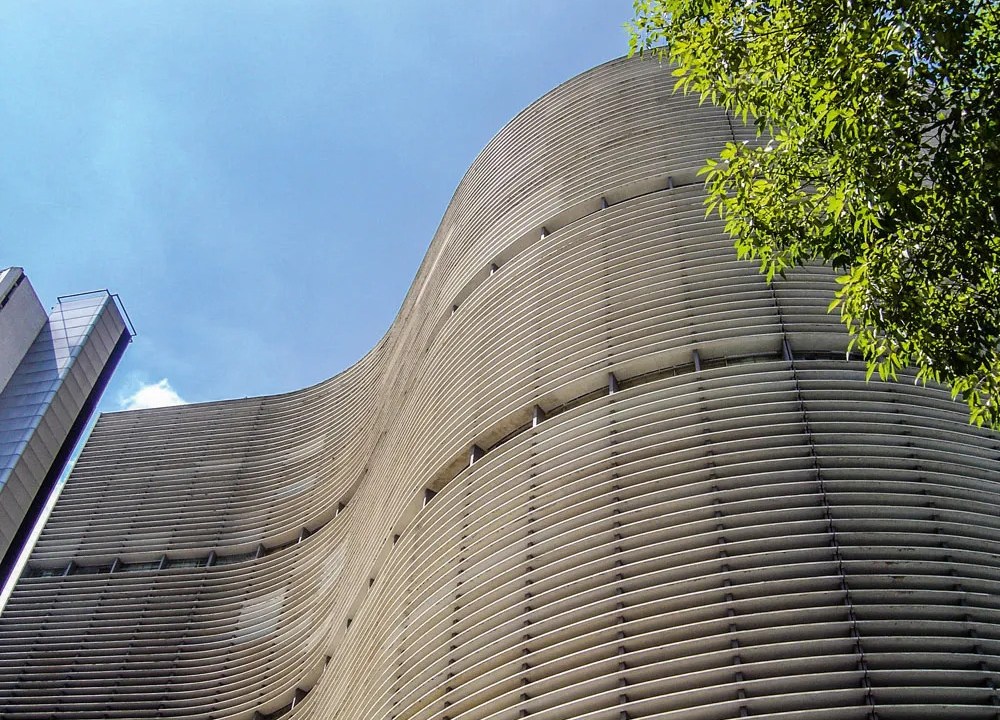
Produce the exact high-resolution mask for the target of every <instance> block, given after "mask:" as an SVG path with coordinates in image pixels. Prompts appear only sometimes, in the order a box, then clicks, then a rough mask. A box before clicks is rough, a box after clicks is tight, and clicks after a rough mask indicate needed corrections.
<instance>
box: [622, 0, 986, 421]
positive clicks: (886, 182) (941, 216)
mask: <svg viewBox="0 0 1000 720" xmlns="http://www.w3.org/2000/svg"><path fill="white" fill-rule="evenodd" d="M634 5H635V18H634V19H633V21H632V23H631V24H630V29H631V32H632V38H631V49H632V52H636V51H639V52H643V51H650V50H652V51H654V52H656V53H658V54H659V55H660V57H665V58H668V59H669V60H671V61H672V62H674V63H676V65H677V68H676V69H675V70H674V71H673V72H674V75H675V76H676V77H677V78H678V81H677V87H678V88H680V89H682V90H684V91H686V92H695V93H700V94H701V96H702V99H703V100H704V99H710V100H711V101H713V102H714V103H716V104H718V105H721V106H722V107H724V108H726V109H727V110H729V111H730V112H732V113H733V114H735V115H736V116H738V117H741V118H743V120H744V121H747V120H748V119H750V122H753V123H755V124H756V126H757V129H758V133H759V135H760V137H761V142H760V143H756V144H754V143H749V144H736V143H729V144H727V146H726V147H725V149H724V151H723V152H722V155H721V157H720V158H718V159H712V160H709V161H708V164H707V166H706V168H705V170H704V172H705V173H706V174H707V187H708V192H709V198H708V205H709V210H710V212H711V211H712V210H717V211H718V212H719V213H720V215H721V216H722V218H724V219H725V222H726V229H727V231H728V232H730V233H731V234H732V235H733V236H734V237H735V238H736V248H737V251H738V253H739V255H740V256H741V257H744V258H752V259H756V260H758V261H760V264H761V270H762V272H764V273H766V275H767V277H768V279H769V280H770V279H771V278H773V276H774V275H775V274H781V273H782V271H784V270H785V269H786V268H789V267H791V266H795V265H798V264H802V263H804V262H807V261H811V260H816V259H821V260H824V261H826V262H829V263H831V264H832V265H833V266H835V267H838V268H842V271H843V275H842V276H841V277H840V278H838V281H839V283H840V288H839V289H838V291H837V294H836V297H835V298H834V300H833V302H832V303H831V306H830V307H831V309H833V308H834V307H839V309H840V314H841V317H842V319H843V321H844V323H845V324H846V325H847V327H848V329H849V330H850V332H851V333H852V335H853V336H854V337H853V340H852V343H853V347H855V348H857V349H859V350H860V351H861V353H862V354H863V356H864V358H865V359H866V361H867V362H868V374H869V377H870V376H871V374H872V373H873V372H878V373H879V375H880V376H882V377H883V378H886V377H895V376H896V374H897V372H898V371H899V370H901V369H902V368H904V367H907V366H913V367H916V368H917V371H918V377H919V378H920V379H921V380H923V381H926V380H934V381H937V382H941V383H944V384H946V385H949V386H950V387H951V389H952V391H953V393H954V394H955V395H956V396H957V395H959V394H960V395H962V396H963V397H964V399H965V400H966V401H967V403H968V405H969V409H970V418H971V421H972V422H974V423H976V424H977V425H982V424H984V423H985V424H987V425H990V426H993V427H997V428H1000V352H998V346H1000V231H998V218H1000V0H882V1H877V0H635V2H634ZM765 140H766V142H765Z"/></svg>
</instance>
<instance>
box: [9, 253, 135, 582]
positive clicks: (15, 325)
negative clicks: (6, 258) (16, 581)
mask: <svg viewBox="0 0 1000 720" xmlns="http://www.w3.org/2000/svg"><path fill="white" fill-rule="evenodd" d="M131 337H132V335H131V333H130V331H129V329H128V327H127V326H126V323H125V320H124V318H123V311H122V310H121V309H120V308H119V306H118V304H117V301H116V298H115V297H114V296H112V295H111V294H110V293H108V292H107V291H101V292H94V293H83V294H81V295H71V296H66V297H61V298H59V302H58V303H57V304H56V306H55V307H54V308H53V309H52V312H51V313H46V312H45V310H44V309H43V308H42V304H41V302H40V301H39V300H38V296H37V295H36V294H35V291H34V290H33V289H32V287H31V283H30V282H28V278H27V276H25V274H24V271H23V269H22V268H19V267H9V268H6V269H3V270H0V556H2V558H3V560H2V565H0V585H2V584H4V583H5V582H6V581H7V578H8V576H9V574H10V572H11V571H12V569H13V567H14V565H15V563H16V560H17V558H18V555H19V554H20V553H21V551H22V549H23V546H24V543H25V541H26V540H27V538H28V535H29V534H30V533H31V530H32V528H33V527H34V525H35V523H36V522H37V521H38V519H39V516H40V514H41V512H42V509H43V508H44V506H45V503H46V502H47V500H48V498H49V495H50V493H51V492H52V490H53V489H54V488H55V485H56V482H57V480H58V479H59V476H60V474H61V473H62V471H63V468H64V466H65V464H66V461H67V460H68V459H69V457H70V454H71V453H72V451H73V448H74V447H75V446H76V444H77V441H78V440H79V439H80V435H81V434H82V432H83V430H84V428H85V427H86V425H87V423H88V422H89V420H90V417H91V415H92V413H93V411H94V408H95V407H96V405H97V402H98V400H99V399H100V396H101V393H102V392H103V391H104V388H105V386H106V385H107V383H108V380H109V379H110V377H111V374H112V373H113V372H114V369H115V367H116V366H117V364H118V360H119V358H120V357H121V355H122V353H123V352H124V351H125V348H126V346H127V345H128V343H129V340H130V339H131Z"/></svg>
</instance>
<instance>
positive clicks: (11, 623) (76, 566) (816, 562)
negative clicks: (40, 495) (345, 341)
mask: <svg viewBox="0 0 1000 720" xmlns="http://www.w3.org/2000/svg"><path fill="white" fill-rule="evenodd" d="M671 84H672V81H671V78H670V76H669V73H668V72H666V71H665V70H664V69H663V68H661V67H659V66H658V65H657V64H656V63H655V62H641V61H616V62H612V63H609V64H607V65H603V66H601V67H598V68H596V69H594V70H592V71H590V72H588V73H585V74H584V75H582V76H580V77H578V78H576V79H574V80H572V81H570V82H568V83H566V84H564V85H562V86H560V87H559V88H557V89H556V90H554V91H552V92H551V93H549V94H548V95H546V96H545V97H543V98H542V99H540V100H539V101H537V102H536V103H534V104H533V105H531V106H530V107H529V108H528V109H526V110H525V111H524V112H522V113H521V114H520V115H518V116H517V117H516V118H515V119H514V120H513V121H512V122H511V123H510V124H509V125H508V126H507V127H506V128H505V129H504V130H503V131H502V132H501V133H500V134H499V135H498V136H497V137H496V138H495V139H494V140H493V141H492V142H491V143H490V144H489V146H487V148H486V149H485V150H484V151H483V153H482V154H481V155H480V157H479V158H478V159H477V161H476V162H475V164H474V165H473V167H472V168H471V169H470V170H469V172H468V174H467V175H466V177H465V179H464V180H463V181H462V183H461V185H460V186H459V188H458V190H457V191H456V193H455V196H454V199H453V201H452V203H451V205H450V206H449V208H448V210H447V212H446V214H445V216H444V219H443V221H442V224H441V227H440V229H439V231H438V233H437V235H436V236H435V238H434V240H433V242H432V243H431V247H430V250H429V252H428V255H427V258H426V259H425V261H424V263H423V265H422V266H421V268H420V270H419V272H418V274H417V277H416V279H415V281H414V284H413V287H412V288H411V290H410V292H409V294H408V296H407V298H406V300H405V301H404V304H403V307H402V308H401V310H400V313H399V316H398V318H397V320H396V321H395V323H394V324H393V326H392V327H391V328H390V329H389V331H388V333H387V334H386V336H385V338H384V339H383V340H382V341H381V342H380V343H379V344H378V345H377V346H376V347H375V348H374V349H373V350H372V351H371V352H370V353H369V354H368V355H367V356H366V357H365V358H363V359H362V360H361V361H360V362H359V363H357V364H356V365H355V366H353V367H351V368H350V369H348V370H346V371H345V372H343V373H341V374H340V375H337V376H335V377H334V378H331V379H330V380H328V381H326V382H324V383H321V384H319V385H317V386H315V387H311V388H308V389H305V390H302V391H298V392H294V393H289V394H286V395H280V396H273V397H264V398H252V399H246V400H236V401H229V402H220V403H209V404H203V405H194V406H188V407H181V408H169V409H162V410H150V411H140V412H130V413H118V414H110V415H105V416H103V417H102V418H101V420H100V421H99V423H98V426H97V428H96V430H95V431H94V433H93V435H92V437H91V440H90V442H89V443H88V445H87V447H86V449H85V451H84V453H83V455H82V456H81V458H80V460H79V462H78V464H77V466H76V469H75V471H74V473H73V476H72V477H71V479H70V481H69V483H68V485H67V487H66V489H65V491H64V492H63V494H62V496H61V498H60V500H59V502H58V504H57V506H56V508H55V511H54V512H53V515H52V517H51V519H50V521H49V523H48V525H47V527H46V529H45V531H44V532H43V534H42V537H41V539H40V540H39V543H38V546H37V548H36V549H35V551H34V554H33V556H32V558H31V562H30V569H29V572H28V573H27V574H26V576H25V577H24V578H22V580H21V581H20V583H19V585H18V586H17V588H16V590H15V592H14V594H13V596H12V598H11V600H10V602H9V604H8V606H7V608H6V610H5V612H4V614H3V616H2V617H0V710H2V715H3V717H5V718H11V719H14V718H18V719H27V718H39V719H41V718H60V719H61V718H147V717H198V718H248V719H249V718H254V717H256V718H269V717H279V716H281V717H286V718H292V719H293V720H305V719H306V718H310V719H311V718H316V719H319V718H323V719H326V718H338V719H343V720H348V719H350V720H368V719H370V718H377V719H379V720H404V719H406V720H418V719H426V720H507V719H511V718H519V717H530V718H533V719H535V720H556V719H557V718H559V719H567V720H568V719H570V718H574V719H575V718H579V719H583V720H623V719H627V718H661V719H663V720H666V719H667V718H671V719H674V718H677V719H681V718H683V719H684V720H692V719H697V720H708V719H716V718H718V719H721V718H739V717H746V716H749V717H768V718H789V719H790V718H824V719H827V718H828V719H844V720H848V719H850V720H855V719H857V720H862V719H864V718H874V717H877V718H884V719H887V720H888V719H893V718H895V719H899V720H914V719H918V720H919V719H921V718H926V719H927V720H939V719H947V718H970V719H972V718H976V719H978V718H983V719H984V720H985V719H986V718H993V719H995V718H998V717H1000V706H998V703H1000V699H998V691H997V682H998V673H1000V512H998V509H997V508H998V500H1000V474H998V458H1000V438H998V437H997V435H996V434H993V433H988V432H985V431H980V430H976V429H974V428H970V427H969V426H968V424H967V416H966V413H965V410H964V408H963V406H961V405H959V404H956V403H954V402H952V401H951V400H950V399H949V397H948V395H947V393H945V392H943V391H941V390H939V389H935V388H926V387H922V386H919V385H914V384H913V383H912V382H906V381H903V382H900V383H883V382H871V383H866V382H865V379H864V368H863V365H861V364H860V363H858V362H855V361H850V360H846V359H845V348H846V345H847V338H846V336H845V335H844V334H843V332H842V330H841V328H840V326H839V323H838V321H837V318H836V317H834V316H830V315H828V314H827V313H826V305H827V303H828V302H829V296H830V292H831V290H832V288H833V287H834V282H833V279H832V274H831V273H830V272H829V271H827V270H825V269H820V268H806V269H803V270H800V271H796V272H793V273H790V274H789V276H788V278H786V279H782V280H779V281H777V282H775V284H774V286H773V287H770V286H768V285H767V284H766V283H765V282H764V280H763V278H762V277H761V276H760V275H759V274H758V273H757V272H756V269H755V268H754V267H752V266H751V265H750V264H747V263H742V262H738V261H737V260H735V258H734V253H733V250H732V244H731V241H730V240H729V239H728V238H727V237H726V236H725V234H724V233H723V232H722V228H721V226H720V224H719V223H718V222H716V221H714V220H711V219H710V220H706V219H705V217H704V208H703V205H702V201H703V197H704V195H703V190H702V189H701V187H700V183H699V182H698V181H697V180H696V178H695V175H694V174H695V171H696V170H697V169H698V167H700V165H701V164H702V163H703V161H704V158H705V157H707V156H708V155H710V154H712V153H714V152H717V151H718V149H719V147H720V145H721V144H722V143H724V142H725V141H726V140H729V139H732V138H733V137H734V133H735V136H736V137H737V138H739V137H740V133H741V132H745V131H742V130H740V129H739V128H738V127H736V128H734V126H733V125H732V124H731V123H730V121H729V120H728V119H727V117H726V116H725V115H724V114H722V113H720V112H718V111H717V110H715V109H713V108H710V107H708V106H699V105H698V103H697V99H696V98H689V97H682V96H677V95H673V94H672V93H671ZM747 139H750V138H747Z"/></svg>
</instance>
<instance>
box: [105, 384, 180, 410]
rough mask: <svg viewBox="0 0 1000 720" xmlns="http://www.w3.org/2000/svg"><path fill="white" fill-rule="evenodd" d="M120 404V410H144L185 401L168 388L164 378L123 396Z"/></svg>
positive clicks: (143, 385) (168, 385)
mask: <svg viewBox="0 0 1000 720" xmlns="http://www.w3.org/2000/svg"><path fill="white" fill-rule="evenodd" d="M120 402H121V409H122V410H146V409H148V408H157V407H169V406H171V405H186V404H187V400H185V399H184V398H182V397H181V396H180V395H178V394H177V391H176V390H174V389H173V388H172V387H170V381H169V380H167V379H166V378H163V379H162V380H160V381H159V382H155V383H144V384H142V385H141V386H139V389H138V390H136V391H135V392H134V393H132V394H131V395H127V396H125V397H124V398H122V399H121V401H120Z"/></svg>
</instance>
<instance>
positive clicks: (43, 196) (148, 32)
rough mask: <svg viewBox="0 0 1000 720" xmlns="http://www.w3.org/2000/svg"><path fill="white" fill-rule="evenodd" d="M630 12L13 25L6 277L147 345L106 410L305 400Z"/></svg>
mask: <svg viewBox="0 0 1000 720" xmlns="http://www.w3.org/2000/svg"><path fill="white" fill-rule="evenodd" d="M630 15H631V2H629V1H628V0H534V1H533V2H527V1H522V0H498V1H497V0H494V2H476V1H473V2H458V1H457V0H452V2H410V3H398V4H396V3H366V2H353V3H346V2H337V1H335V0H323V1H319V0H317V1H311V0H309V1H302V2H298V1H295V0H271V1H270V2H257V1H255V0H239V1H236V0H233V1H230V2H208V1H206V0H168V1H163V2H155V1H147V2H134V1H131V0H130V1H129V2H115V1H113V0H100V1H99V2H94V1H91V2H66V1H62V0H50V1H47V2H37V3H36V2H27V1H26V0H24V1H21V0H17V1H12V2H6V3H4V4H3V5H0V88H2V89H0V128H2V133H3V139H2V141H0V266H7V265H20V266H22V267H24V268H25V271H26V272H27V274H28V277H29V278H30V279H31V282H32V284H33V285H34V286H35V289H36V291H37V292H38V294H39V296H40V297H41V299H42V302H43V304H45V305H46V306H48V305H51V304H52V303H53V302H54V301H55V298H56V296H57V295H60V294H66V293H73V292H80V291H84V290H92V289H97V288H105V287H106V288H109V289H111V290H112V291H113V292H117V293H119V294H120V295H121V298H122V300H123V302H124V304H125V307H126V308H127V310H128V312H129V314H130V315H131V317H132V320H133V322H134V323H135V325H136V328H137V330H138V333H139V335H138V337H137V338H136V339H135V342H134V343H133V344H132V346H131V347H130V348H129V350H128V352H127V353H126V354H125V357H124V359H123V361H122V364H121V366H120V368H119V370H118V373H117V375H116V377H115V379H114V380H113V381H112V384H111V386H110V387H109V389H108V391H107V393H106V395H105V399H104V401H103V403H102V406H101V409H102V410H105V411H110V410H117V409H120V408H121V407H123V406H124V405H125V404H127V402H128V398H129V397H130V396H134V395H135V393H136V392H140V391H141V393H145V396H143V395H142V394H140V398H141V397H146V398H147V399H148V398H156V397H159V398H163V397H169V395H170V391H171V390H172V391H173V392H174V393H176V394H177V395H178V396H179V397H181V398H183V399H184V400H186V401H189V402H200V401H206V400H217V399H223V398H229V397H243V396H247V395H260V394H266V393H275V392H284V391H288V390H293V389H296V388H299V387H303V386H305V385H309V384H311V383H314V382H317V381H319V380H321V379H323V378H326V377H329V376H330V375H332V374H334V373H336V372H339V371H340V370H342V369H344V368H345V367H347V366H348V365H350V364H351V363H353V362H355V361H356V360H358V359H359V358H360V357H361V356H362V355H364V353H365V352H367V351H368V350H369V349H370V348H371V347H372V346H373V345H374V344H375V343H376V342H377V341H378V339H379V338H380V337H381V336H382V335H383V334H384V333H385V331H386V329H387V328H388V327H389V324H390V323H391V322H392V319H393V318H394V317H395V314H396V311H397V310H398V308H399V305H400V303H401V302H402V299H403V296H404V295H405V293H406V291H407V289H408V288H409V285H410V283H411V281H412V279H413V275H414V273H415V272H416V269H417V266H418V265H419V263H420V260H421V259H422V257H423V254H424V252H425V251H426V249H427V246H428V243H429V242H430V239H431V237H432V235H433V233H434V230H435V229H436V227H437V224H438V222H439V221H440V219H441V216H442V215H443V213H444V211H445V208H446V206H447V203H448V201H449V199H450V198H451V195H452V192H453V191H454V189H455V186H456V185H457V184H458V182H459V181H460V180H461V178H462V175H463V174H464V172H465V170H466V169H467V168H468V166H469V164H470V163H471V162H472V161H473V159H474V158H475V156H476V155H477V154H478V153H479V151H480V150H481V149H482V148H483V146H484V145H485V144H486V143H487V142H488V141H489V139H490V138H491V137H492V136H493V135H494V134H495V133H496V132H497V131H498V130H499V129H500V128H501V127H502V126H503V125H504V124H505V123H506V122H507V121H508V120H510V119H511V118H512V117H513V116H514V115H515V114H516V113H517V112H519V111H520V110H521V109H522V108H524V107H525V106H526V105H527V104H529V103H530V102H531V101H533V100H535V99H536V98H537V97H539V96H540V95H542V94H544V93H545V92H547V91H548V90H550V89H551V88H553V87H555V86H556V85H558V84H559V83H561V82H563V81H565V80H567V79H569V78H570V77H572V76H573V75H576V74H578V73H580V72H583V71H584V70H587V69H588V68H590V67H592V66H594V65H597V64H599V63H602V62H605V61H607V60H610V59H612V58H615V57H617V56H619V55H622V54H624V52H625V50H626V48H627V38H626V35H625V31H624V30H623V29H622V24H623V23H624V22H625V21H626V20H627V19H628V18H629V17H630Z"/></svg>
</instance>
